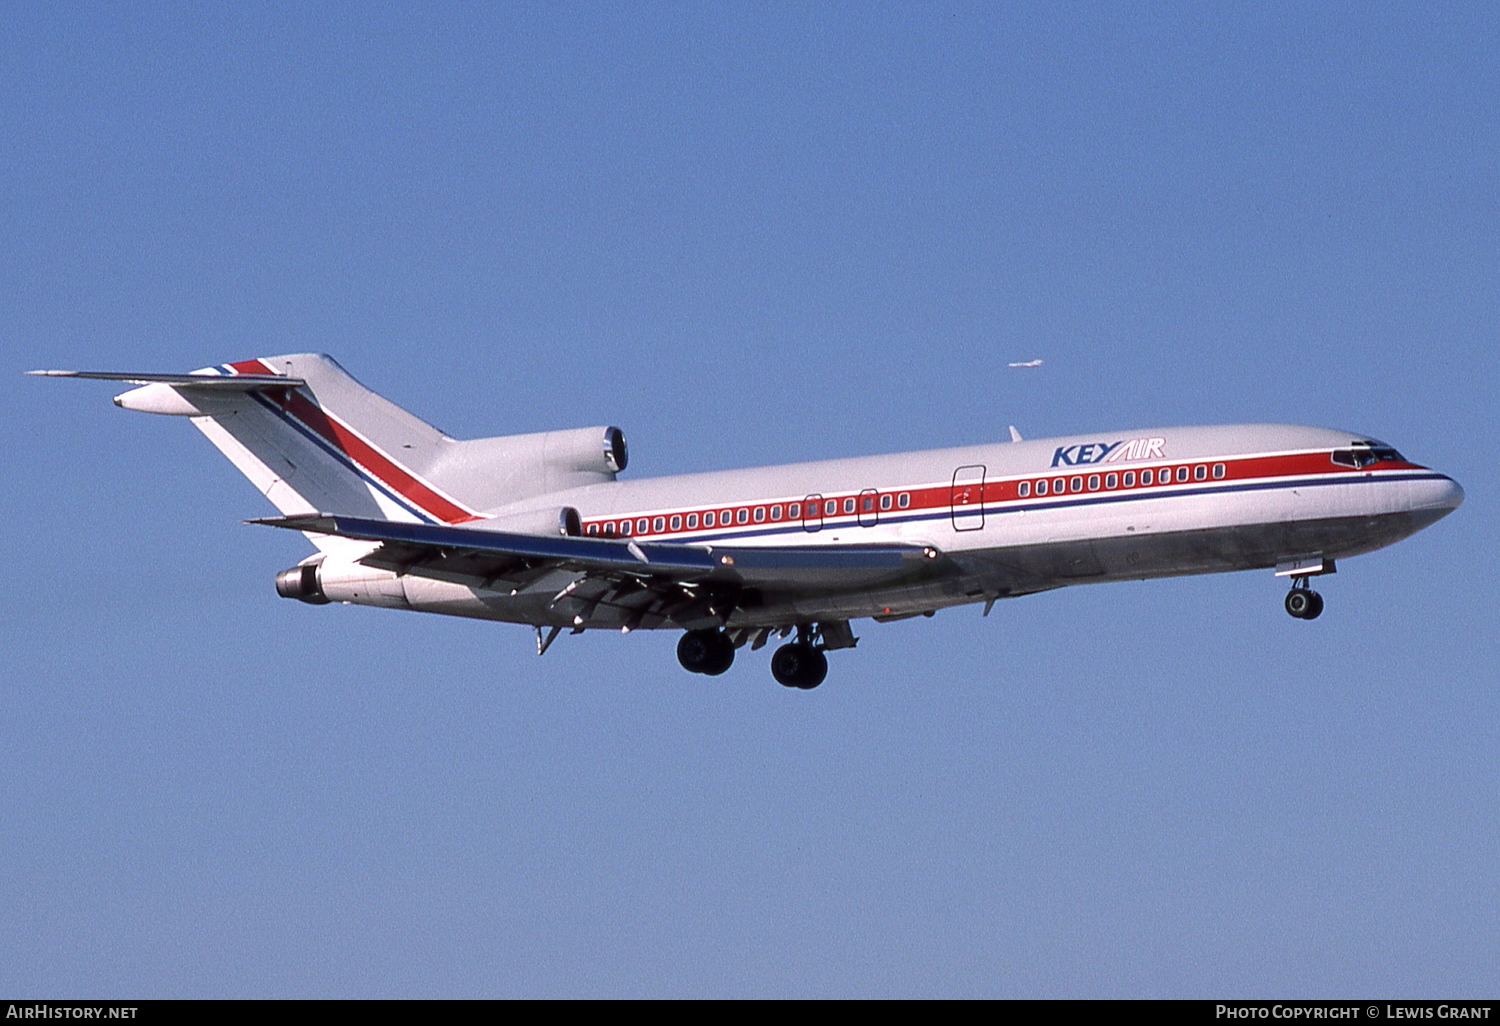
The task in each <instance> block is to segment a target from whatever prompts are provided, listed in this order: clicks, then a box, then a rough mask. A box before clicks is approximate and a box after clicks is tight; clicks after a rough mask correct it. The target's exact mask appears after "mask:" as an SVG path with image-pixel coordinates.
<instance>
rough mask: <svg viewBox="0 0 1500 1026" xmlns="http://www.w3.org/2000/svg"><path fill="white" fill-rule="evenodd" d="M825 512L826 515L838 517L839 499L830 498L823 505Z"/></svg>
mask: <svg viewBox="0 0 1500 1026" xmlns="http://www.w3.org/2000/svg"><path fill="white" fill-rule="evenodd" d="M823 513H824V515H825V516H830V517H836V516H838V513H839V501H838V500H837V499H829V500H828V501H827V502H826V503H825V504H824V505H823Z"/></svg>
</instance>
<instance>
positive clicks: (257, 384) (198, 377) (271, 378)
mask: <svg viewBox="0 0 1500 1026" xmlns="http://www.w3.org/2000/svg"><path fill="white" fill-rule="evenodd" d="M26 373H27V374H31V375H34V376H36V377H40V378H92V379H95V380H98V381H126V382H129V383H131V384H133V385H171V386H173V387H174V388H182V387H187V388H212V389H218V390H222V391H227V392H253V391H255V390H256V389H259V388H300V387H302V386H303V385H305V384H307V382H305V381H303V380H302V379H301V378H288V377H284V376H282V375H280V374H236V375H234V376H232V377H231V376H229V375H218V374H134V373H129V372H126V371H71V370H34V371H27V372H26Z"/></svg>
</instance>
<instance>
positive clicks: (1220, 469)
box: [1214, 463, 1225, 481]
mask: <svg viewBox="0 0 1500 1026" xmlns="http://www.w3.org/2000/svg"><path fill="white" fill-rule="evenodd" d="M1224 473H1225V471H1224V464H1222V463H1215V464H1214V480H1216V481H1217V480H1218V479H1220V478H1222V477H1223V476H1224Z"/></svg>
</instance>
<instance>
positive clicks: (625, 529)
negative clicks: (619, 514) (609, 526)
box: [620, 520, 630, 538]
mask: <svg viewBox="0 0 1500 1026" xmlns="http://www.w3.org/2000/svg"><path fill="white" fill-rule="evenodd" d="M620 535H621V536H622V537H625V538H629V537H630V521H629V520H621V521H620Z"/></svg>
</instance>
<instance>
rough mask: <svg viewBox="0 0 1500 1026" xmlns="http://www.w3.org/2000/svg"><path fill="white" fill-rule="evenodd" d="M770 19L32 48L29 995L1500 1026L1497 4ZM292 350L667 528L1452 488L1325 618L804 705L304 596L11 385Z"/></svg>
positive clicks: (11, 794) (908, 9) (8, 264)
mask: <svg viewBox="0 0 1500 1026" xmlns="http://www.w3.org/2000/svg"><path fill="white" fill-rule="evenodd" d="M750 6H751V8H752V9H751V10H749V11H747V10H746V5H741V4H731V5H721V6H714V5H688V6H673V5H655V4H630V5H624V6H621V7H606V6H605V5H603V4H586V5H582V6H579V7H574V8H564V7H562V6H561V5H558V4H537V5H533V6H523V5H520V4H511V5H490V4H480V5H474V6H470V7H444V6H439V5H432V4H423V5H415V6H414V7H410V8H404V7H376V6H374V5H371V4H356V5H350V6H327V5H318V6H314V5H308V4H289V5H285V6H267V5H259V4H236V5H207V6H205V5H201V4H185V5H181V6H162V5H144V4H136V5H127V6H124V7H121V6H118V5H114V6H107V5H99V6H95V7H90V6H85V7H72V8H69V9H67V10H62V9H60V8H59V7H58V5H46V4H27V5H22V4H12V5H9V6H8V7H7V9H6V14H5V18H4V21H5V31H4V32H3V33H0V83H3V85H0V239H3V240H4V242H3V245H0V344H3V346H4V352H5V355H6V360H5V361H4V363H5V365H6V367H5V373H3V374H0V400H3V403H4V409H5V410H6V414H5V416H4V418H3V421H0V430H3V432H4V437H3V460H4V463H3V468H4V482H5V483H4V485H3V487H0V503H3V507H4V508H3V512H4V515H5V522H6V523H7V524H9V525H10V528H11V532H10V537H11V544H10V553H11V556H10V560H9V563H8V568H7V573H6V575H5V578H6V580H5V587H4V588H3V590H0V594H3V599H0V603H3V608H0V612H3V615H0V645H3V648H0V651H3V652H4V654H5V664H6V666H5V670H4V673H3V675H0V696H3V706H4V710H5V712H4V716H3V717H0V752H3V771H0V908H3V909H4V912H3V915H0V922H3V928H0V992H3V993H4V994H6V995H11V996H20V995H23V994H24V995H36V996H41V995H100V996H103V995H126V994H128V995H137V996H221V995H223V996H229V995H318V996H323V995H329V996H332V995H351V996H354V995H357V996H382V995H403V996H439V995H454V996H459V995H598V996H603V995H846V996H847V995H916V996H921V995H999V996H1007V995H1044V996H1045V995H1119V996H1152V995H1154V996H1215V995H1218V996H1223V995H1235V996H1286V995H1329V994H1350V995H1380V996H1386V995H1402V996H1405V995H1411V996H1433V997H1443V996H1450V995H1473V996H1486V995H1487V996H1494V994H1495V993H1496V991H1497V986H1500V968H1497V967H1500V925H1497V924H1500V874H1497V872H1496V867H1497V865H1500V686H1497V685H1500V672H1497V667H1496V640H1495V637H1496V635H1495V615H1496V613H1495V611H1496V609H1497V608H1500V588H1497V584H1496V580H1495V577H1496V574H1495V567H1494V563H1495V552H1496V546H1497V541H1500V537H1497V530H1496V529H1497V523H1500V522H1497V517H1496V514H1495V504H1496V499H1497V494H1496V493H1497V487H1496V475H1495V472H1494V469H1493V468H1494V452H1493V450H1494V446H1495V441H1494V434H1495V432H1494V422H1495V416H1494V414H1495V410H1496V385H1497V382H1500V374H1497V370H1500V357H1497V342H1500V330H1497V328H1500V298H1497V295H1500V293H1497V286H1500V242H1497V240H1500V202H1497V190H1496V182H1497V181H1500V167H1497V163H1500V160H1497V158H1500V133H1497V126H1500V114H1497V111H1500V62H1497V61H1496V59H1495V55H1496V53H1497V51H1500V14H1497V10H1500V9H1497V8H1496V7H1495V5H1493V4H1482V3H1474V4H1440V5H1433V4H1380V5H1368V4H1348V5H1343V4H1321V5H1314V9H1312V10H1311V11H1309V9H1308V5H1305V4H1285V5H1263V4H1238V5H1205V4H1197V3H1188V4H1181V5H1117V4H1097V5H1058V4H1050V3H1048V4H1035V5H1008V6H1005V7H1003V8H1000V9H997V8H999V5H990V4H976V5H937V4H922V5H886V4H873V3H872V4H852V5H847V6H838V5H833V6H825V5H820V6H809V5H803V4H794V5H787V6H778V5H769V4H763V5H750ZM303 350H319V351H327V352H330V353H333V354H334V355H335V356H337V357H338V359H339V360H340V361H341V362H342V363H343V364H344V365H345V366H346V367H348V368H349V369H350V370H351V371H352V372H353V373H354V374H355V375H356V376H358V377H360V378H361V379H362V380H364V381H365V382H366V383H367V384H369V385H371V386H372V387H374V388H376V389H378V390H380V391H382V392H384V393H385V394H387V395H389V396H390V397H391V398H393V399H395V400H396V401H398V402H400V403H402V404H403V405H406V406H408V407H410V408H411V409H413V410H415V411H416V412H418V413H419V414H421V415H423V416H425V417H427V418H428V419H430V420H432V421H434V422H435V423H437V424H438V425H439V426H441V427H443V428H444V429H445V430H447V431H449V432H451V433H454V434H457V435H462V436H480V435H487V434H503V433H510V432H518V431H529V430H540V429H544V428H556V427H570V426H578V425H583V424H595V423H615V424H619V425H621V426H622V427H623V428H624V429H625V430H626V433H627V435H628V437H629V439H630V442H631V451H632V457H633V459H632V465H631V468H630V471H629V473H630V474H631V475H650V474H656V473H669V472H675V471H684V470H695V469H705V468H719V467H732V466H738V465H745V464H753V463H775V462H783V461H789V460H799V459H804V458H810V457H817V456H824V455H826V456H839V455H853V454H863V453H875V452H882V451H894V450H900V449H909V448H923V447H930V446H938V445H956V444H964V443H971V442H979V441H985V440H992V439H1002V438H1004V437H1005V426H1006V425H1007V424H1009V423H1014V424H1016V425H1018V426H1019V427H1020V429H1021V430H1022V431H1023V432H1024V433H1025V434H1027V435H1031V436H1036V435H1045V434H1053V433H1065V432H1075V431H1092V430H1101V431H1103V430H1113V429H1116V428H1128V427H1132V426H1150V425H1163V424H1183V423H1214V422H1236V421H1248V420H1276V421H1293V422H1304V423H1313V424H1322V425H1328V426H1337V427H1344V428H1348V429H1350V430H1353V431H1358V432H1362V433H1369V434H1373V435H1375V436H1378V437H1382V438H1385V439H1387V440H1389V441H1391V442H1392V443H1394V444H1396V445H1397V446H1398V447H1400V448H1401V449H1403V450H1404V451H1406V452H1407V453H1408V454H1410V455H1411V456H1413V457H1414V458H1415V459H1417V460H1419V461H1421V462H1424V463H1427V464H1430V465H1433V466H1436V467H1438V468H1440V469H1442V470H1444V471H1446V472H1448V473H1451V474H1453V475H1454V476H1455V477H1456V478H1458V480H1459V481H1460V482H1462V484H1463V485H1464V487H1465V488H1466V489H1467V491H1468V501H1467V503H1466V504H1465V505H1464V507H1463V508H1462V509H1461V510H1459V511H1458V512H1457V513H1456V514H1455V515H1454V516H1452V517H1450V518H1448V519H1447V520H1445V521H1444V522H1442V523H1440V524H1438V525H1437V526H1436V527H1434V528H1432V529H1431V530H1429V531H1427V532H1425V533H1423V534H1421V535H1418V536H1417V537H1415V538H1413V539H1410V540H1408V541H1406V542H1404V543H1402V544H1400V545H1398V546H1396V547H1394V548H1392V549H1389V550H1386V551H1384V552H1380V553H1377V554H1373V555H1369V556H1365V557H1361V558H1359V559H1355V560H1350V561H1348V562H1347V563H1344V564H1342V565H1341V568H1340V572H1339V574H1338V575H1337V576H1336V577H1335V578H1332V579H1330V580H1328V581H1327V583H1326V585H1325V586H1322V588H1321V590H1322V591H1323V593H1324V594H1325V596H1326V597H1327V600H1328V611H1327V612H1326V613H1325V614H1324V616H1323V618H1322V619H1320V620H1319V621H1317V622H1316V623H1302V622H1298V621H1294V620H1292V619H1291V618H1289V617H1288V616H1286V614H1285V613H1284V612H1282V610H1281V595H1282V587H1283V586H1282V584H1281V583H1280V582H1277V581H1276V580H1274V579H1273V578H1272V577H1271V575H1270V574H1269V573H1258V574H1241V575H1233V576H1220V577H1209V578H1198V579H1190V580H1176V581H1162V582H1154V583H1144V584H1143V583H1134V584H1123V585H1109V586H1096V587H1091V588H1075V589H1068V590H1065V591H1061V592H1055V593H1051V594H1047V595H1042V596H1036V597H1032V598H1027V599H1022V600H1018V601H1015V602H1012V603H1002V604H1000V605H999V606H997V607H996V609H995V611H994V613H993V614H992V615H991V616H990V617H989V619H981V618H980V615H979V610H978V608H977V607H971V608H966V609H959V610H953V611H948V612H944V613H941V614H939V615H938V616H937V617H936V618H935V619H933V620H919V621H916V622H906V623H900V624H892V625H886V626H881V625H876V624H871V623H868V622H866V623H862V624H858V625H857V629H858V633H859V634H860V635H861V636H862V641H861V644H860V646H859V648H858V649H857V650H856V651H853V652H842V653H838V654H837V655H836V657H835V658H834V659H833V670H832V673H831V674H830V679H829V681H828V683H827V684H825V685H824V686H823V687H822V688H820V689H818V690H817V691H815V692H810V693H802V692H792V691H789V690H787V689H783V688H781V687H778V686H776V685H775V684H774V683H773V682H772V681H771V679H770V677H769V674H768V672H767V668H766V665H765V663H766V660H765V658H764V655H765V653H764V652H762V653H759V654H758V655H756V656H754V657H749V656H742V658H741V659H740V661H739V662H738V663H737V665H736V666H735V668H734V669H733V670H732V671H731V672H730V673H729V674H727V675H726V676H724V677H721V678H716V679H705V678H701V677H695V676H691V675H689V674H686V673H685V672H683V671H682V670H681V669H680V668H679V667H678V666H677V665H676V662H675V659H674V657H673V653H672V647H673V644H674V642H675V635H673V634H669V633H658V634H635V635H632V636H630V637H626V638H622V637H619V636H618V635H605V634H601V635H598V636H594V635H589V636H585V637H583V638H568V637H565V638H563V639H560V640H559V642H558V643H557V645H556V646H555V647H554V648H553V650H552V651H551V652H550V653H549V654H548V655H547V656H546V657H545V658H544V659H540V660H539V659H537V658H536V656H535V655H534V650H533V639H532V637H531V635H530V634H529V632H528V631H526V630H525V629H523V628H519V627H510V626H504V625H496V624H486V623H472V622H465V621H459V620H450V619H441V618H435V617H423V616H418V615H414V614H396V613H390V612H385V611H379V610H370V609H355V608H344V607H329V608H310V607H307V606H303V605H301V604H298V603H292V602H287V601H283V600H280V599H278V598H277V597H276V596H275V594H274V592H273V590H272V586H271V581H272V577H273V575H274V574H275V572H276V571H278V570H280V569H282V568H283V567H286V566H289V565H291V564H292V563H294V562H296V561H297V560H298V559H299V558H301V556H303V555H304V554H305V547H304V544H303V542H302V540H301V539H300V538H298V537H297V536H295V535H289V534H285V533H282V532H274V531H268V530H262V529H257V528H252V527H245V526H241V525H240V523H239V521H240V520H241V519H242V518H245V517H250V516H259V515H265V514H266V513H268V512H270V508H269V506H267V505H266V504H265V502H264V500H262V499H261V498H260V496H259V495H257V493H256V492H255V491H254V489H253V488H252V487H251V486H250V485H249V484H248V483H246V482H245V481H244V480H243V479H241V478H240V477H239V476H238V474H237V473H236V472H235V471H234V470H233V468H232V467H230V466H229V465H228V464H227V463H226V462H225V461H223V460H222V459H221V458H220V457H219V456H218V454H217V453H216V452H214V451H213V450H212V449H211V448H210V447H209V446H208V445H207V443H206V442H205V441H204V440H203V439H202V438H201V437H199V436H198V434H197V432H195V431H193V430H192V429H191V428H190V427H189V426H188V425H186V424H184V423H182V422H180V421H174V420H171V419H168V418H150V417H143V416H137V415H131V414H127V413H124V412H122V411H120V410H117V409H115V408H114V407H112V406H111V405H110V403H109V396H110V394H111V392H110V390H109V388H108V386H106V385H99V384H90V383H71V382H55V381H52V382H49V381H39V380H36V379H30V378H25V377H23V376H22V375H21V373H20V372H21V371H22V370H25V369H28V368H31V367H35V366H58V367H84V368H125V369H144V370H187V369H190V368H194V367H199V366H203V365H206V364H213V363H217V362H220V361H224V360H231V359H241V358H245V357H249V356H256V355H268V354H274V353H281V352H292V351H303ZM1032 358H1044V359H1045V360H1046V363H1045V365H1044V366H1043V367H1042V368H1041V369H1039V370H1036V371H1026V372H1019V371H1009V370H1007V369H1006V368H1005V364H1006V363H1007V362H1009V361H1012V360H1027V359H1032Z"/></svg>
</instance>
